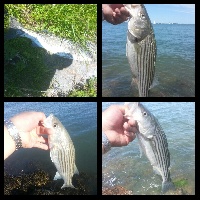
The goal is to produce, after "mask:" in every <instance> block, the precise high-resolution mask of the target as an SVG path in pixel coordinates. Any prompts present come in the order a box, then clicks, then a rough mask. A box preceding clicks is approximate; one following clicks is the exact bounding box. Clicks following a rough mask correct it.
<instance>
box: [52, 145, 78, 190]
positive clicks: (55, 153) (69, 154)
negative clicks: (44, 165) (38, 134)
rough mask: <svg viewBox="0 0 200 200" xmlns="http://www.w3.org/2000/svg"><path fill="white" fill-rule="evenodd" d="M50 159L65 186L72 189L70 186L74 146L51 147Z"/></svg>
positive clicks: (72, 172)
mask: <svg viewBox="0 0 200 200" xmlns="http://www.w3.org/2000/svg"><path fill="white" fill-rule="evenodd" d="M51 159H52V161H53V163H54V164H55V166H56V168H57V170H58V173H59V174H60V175H61V176H62V178H63V179H64V182H65V184H67V185H68V186H71V187H74V186H73V185H72V177H73V175H74V165H75V149H74V146H73V145H70V144H69V145H68V146H67V147H64V146H63V145H58V146H56V147H53V148H52V149H51ZM62 188H63V187H62Z"/></svg>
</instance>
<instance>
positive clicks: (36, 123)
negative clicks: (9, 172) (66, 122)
mask: <svg viewBox="0 0 200 200" xmlns="http://www.w3.org/2000/svg"><path fill="white" fill-rule="evenodd" d="M45 119H46V117H45V114H44V113H42V112H23V113H20V114H18V115H15V116H14V117H12V118H11V119H10V122H11V124H12V125H13V126H14V127H13V126H12V125H10V126H4V159H5V158H7V157H8V156H9V155H11V154H12V153H13V152H14V151H15V149H16V150H17V149H18V148H17V145H20V147H23V148H32V147H37V148H40V149H44V150H48V149H49V147H48V144H47V139H45V138H43V137H42V136H41V134H52V129H49V128H45V127H43V126H42V124H41V122H42V121H44V120H45ZM9 127H11V128H12V129H11V128H10V129H9ZM13 130H14V131H15V130H16V132H17V133H15V135H12V131H13ZM18 137H19V139H18ZM16 138H17V139H16ZM17 143H19V144H17Z"/></svg>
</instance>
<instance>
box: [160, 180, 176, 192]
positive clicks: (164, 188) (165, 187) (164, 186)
mask: <svg viewBox="0 0 200 200" xmlns="http://www.w3.org/2000/svg"><path fill="white" fill-rule="evenodd" d="M174 189H175V186H174V184H173V183H172V182H171V181H164V182H163V183H162V192H163V193H165V192H167V191H168V190H174Z"/></svg>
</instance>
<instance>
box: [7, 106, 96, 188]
mask: <svg viewBox="0 0 200 200" xmlns="http://www.w3.org/2000/svg"><path fill="white" fill-rule="evenodd" d="M24 111H40V112H44V113H45V115H46V116H49V114H51V113H53V114H54V115H55V116H56V117H57V118H58V119H59V120H60V121H61V122H62V124H63V125H64V126H65V127H66V129H67V131H68V133H69V134H70V136H71V139H72V141H73V143H74V147H75V150H76V166H77V168H78V170H79V172H84V173H86V174H87V175H89V177H92V178H93V180H94V179H95V180H96V176H97V105H96V103H93V102H67V103H66V102H48V103H47V102H28V103H26V102H6V103H4V119H9V118H10V117H12V116H14V115H16V114H18V113H20V112H24ZM29 163H33V164H34V163H35V164H36V165H38V164H39V166H40V168H41V169H43V170H45V171H46V172H48V173H49V174H50V175H51V176H52V179H53V177H54V176H55V173H56V171H57V170H56V168H55V166H54V164H53V163H52V161H51V159H50V152H49V151H48V150H47V151H45V150H42V149H39V148H31V149H20V150H18V151H15V152H14V153H13V154H12V155H11V156H10V157H8V158H7V159H6V160H5V161H4V168H5V169H6V170H7V171H9V173H10V174H14V175H18V174H19V173H20V172H21V171H22V170H24V171H26V170H27V169H26V168H27V166H28V164H29ZM28 168H29V166H28ZM9 169H12V170H9ZM30 169H31V167H30ZM62 184H63V183H62ZM92 184H93V192H94V191H95V190H96V187H97V183H96V182H93V183H92ZM61 186H62V185H61Z"/></svg>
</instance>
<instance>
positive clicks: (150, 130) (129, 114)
mask: <svg viewBox="0 0 200 200" xmlns="http://www.w3.org/2000/svg"><path fill="white" fill-rule="evenodd" d="M125 105H126V106H127V109H126V110H125V115H124V117H125V118H127V119H130V118H133V119H134V120H136V121H137V125H138V132H137V133H136V136H137V138H138V142H139V146H140V150H141V151H140V153H141V154H142V151H143V152H144V154H145V155H146V157H147V158H148V159H149V161H150V163H151V165H152V166H153V170H154V172H155V173H156V174H158V175H161V176H162V180H163V181H162V192H163V193H166V192H167V191H168V190H170V189H172V190H174V188H175V187H174V184H173V182H172V180H171V177H170V171H169V167H170V152H169V149H168V143H167V138H166V135H165V133H164V131H163V129H162V127H161V125H160V124H159V122H158V120H157V118H156V117H155V116H154V115H153V114H152V113H151V112H150V111H149V110H148V109H147V108H146V107H145V106H144V105H143V104H141V103H140V102H125Z"/></svg>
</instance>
